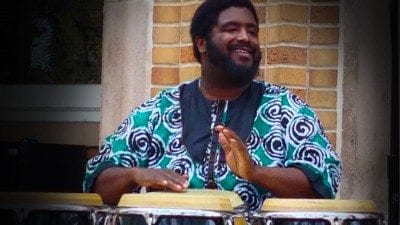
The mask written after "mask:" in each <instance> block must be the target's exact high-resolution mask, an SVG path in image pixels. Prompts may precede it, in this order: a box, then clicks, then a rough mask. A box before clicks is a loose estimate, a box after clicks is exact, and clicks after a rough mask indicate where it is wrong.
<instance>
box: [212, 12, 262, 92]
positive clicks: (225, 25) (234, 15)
mask: <svg viewBox="0 0 400 225" xmlns="http://www.w3.org/2000/svg"><path fill="white" fill-rule="evenodd" d="M206 53H207V56H208V60H209V61H210V63H212V64H214V65H216V66H219V67H220V68H221V69H222V70H225V72H226V73H225V74H226V75H227V77H218V78H215V77H214V79H216V80H217V81H219V82H221V83H223V84H225V85H229V86H231V87H241V86H243V85H246V84H248V83H249V82H251V80H253V79H254V78H255V76H256V74H257V71H258V67H259V64H260V60H261V52H260V47H259V43H258V26H257V23H256V21H255V19H254V17H253V14H252V13H251V11H250V10H249V9H247V8H237V7H231V8H228V9H226V10H224V11H222V12H221V13H220V15H219V17H218V21H217V24H216V26H214V28H213V29H212V32H211V34H210V37H209V38H207V39H206Z"/></svg>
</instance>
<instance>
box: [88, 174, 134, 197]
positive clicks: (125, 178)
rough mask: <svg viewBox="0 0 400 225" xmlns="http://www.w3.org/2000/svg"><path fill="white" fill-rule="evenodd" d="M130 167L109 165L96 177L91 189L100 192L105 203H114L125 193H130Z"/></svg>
mask: <svg viewBox="0 0 400 225" xmlns="http://www.w3.org/2000/svg"><path fill="white" fill-rule="evenodd" d="M132 170H134V169H132V168H119V167H111V168H108V169H106V170H104V171H103V172H101V173H100V175H99V176H98V177H97V178H96V180H95V181H94V183H93V187H92V189H91V191H92V192H95V193H98V194H100V196H101V197H102V200H103V202H104V203H106V204H111V205H116V204H118V201H119V199H120V197H121V196H122V195H123V194H125V193H131V192H132V188H133V187H134V185H135V184H134V183H133V179H132V178H133V174H132V173H133V171H132Z"/></svg>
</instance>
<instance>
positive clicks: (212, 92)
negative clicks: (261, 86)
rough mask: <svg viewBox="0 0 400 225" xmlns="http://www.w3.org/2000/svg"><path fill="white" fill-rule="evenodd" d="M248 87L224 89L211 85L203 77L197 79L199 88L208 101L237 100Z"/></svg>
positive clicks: (211, 83)
mask: <svg viewBox="0 0 400 225" xmlns="http://www.w3.org/2000/svg"><path fill="white" fill-rule="evenodd" d="M248 86H249V84H247V85H246V86H243V87H235V88H226V87H220V86H219V85H215V84H213V82H211V81H208V80H207V79H206V78H205V77H202V78H200V79H199V87H200V90H201V92H202V94H203V95H204V97H206V98H207V99H209V100H234V99H236V98H238V97H239V96H240V95H241V94H242V93H243V92H244V91H245V90H246V89H247V87H248Z"/></svg>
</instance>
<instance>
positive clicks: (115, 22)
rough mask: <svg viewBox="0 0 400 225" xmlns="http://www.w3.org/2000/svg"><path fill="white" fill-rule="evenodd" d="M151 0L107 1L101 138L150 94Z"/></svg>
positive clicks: (105, 3)
mask: <svg viewBox="0 0 400 225" xmlns="http://www.w3.org/2000/svg"><path fill="white" fill-rule="evenodd" d="M152 12H153V1H152V0H120V1H115V0H105V1H104V22H103V28H104V32H103V61H102V76H101V79H102V80H101V84H102V85H101V86H102V100H101V123H100V140H102V139H103V138H104V137H105V136H106V135H107V134H109V133H111V132H112V131H113V130H114V129H116V127H117V126H118V125H119V124H120V123H121V121H122V120H123V119H124V118H126V117H127V115H128V113H129V112H130V111H131V110H132V109H133V108H134V107H135V106H137V105H139V104H140V103H142V102H143V101H145V100H146V99H148V97H149V95H150V73H151V35H152V24H153V23H152V15H153V13H152Z"/></svg>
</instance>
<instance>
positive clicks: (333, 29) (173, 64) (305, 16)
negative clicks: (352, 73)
mask: <svg viewBox="0 0 400 225" xmlns="http://www.w3.org/2000/svg"><path fill="white" fill-rule="evenodd" d="M201 2H202V1H201V0H155V4H154V11H153V22H154V28H153V53H152V74H151V82H152V88H151V95H152V96H153V95H155V94H156V93H157V92H158V91H160V90H161V89H163V88H166V87H170V86H175V85H177V84H179V83H181V82H184V81H187V80H192V79H194V78H197V77H198V76H199V74H200V65H199V64H198V63H197V62H196V60H195V58H194V57H193V55H192V44H191V39H190V34H189V26H190V20H191V17H192V15H193V13H194V11H195V10H196V8H197V7H198V6H199V5H200V3H201ZM253 3H254V4H255V6H256V9H257V13H258V16H259V19H260V34H259V41H260V44H261V51H262V53H263V56H264V58H263V59H262V61H261V65H260V76H259V77H258V79H262V80H267V81H269V82H271V83H274V84H281V85H284V86H287V87H289V88H290V89H291V90H292V91H293V92H295V93H296V94H297V95H298V96H300V97H301V98H302V99H304V100H305V101H306V102H307V103H308V104H309V105H311V106H312V107H313V108H314V109H315V110H316V111H317V113H318V115H319V117H320V119H321V120H322V123H323V124H324V127H325V129H326V131H327V134H328V136H329V138H330V140H331V142H332V143H333V144H336V130H337V123H336V121H337V115H338V114H337V96H338V95H337V80H338V79H337V77H338V75H337V71H338V42H339V1H338V0H336V1H335V0H295V1H284V0H269V1H266V0H253Z"/></svg>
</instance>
